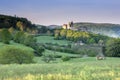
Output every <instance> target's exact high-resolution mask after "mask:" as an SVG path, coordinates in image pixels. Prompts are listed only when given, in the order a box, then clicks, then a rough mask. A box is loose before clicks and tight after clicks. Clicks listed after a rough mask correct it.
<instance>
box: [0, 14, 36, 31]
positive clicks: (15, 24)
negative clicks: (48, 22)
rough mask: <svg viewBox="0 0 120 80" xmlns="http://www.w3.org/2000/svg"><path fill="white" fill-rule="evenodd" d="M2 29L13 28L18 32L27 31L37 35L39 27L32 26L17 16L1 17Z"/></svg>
mask: <svg viewBox="0 0 120 80" xmlns="http://www.w3.org/2000/svg"><path fill="white" fill-rule="evenodd" d="M1 28H7V29H9V28H13V29H16V30H21V31H27V32H30V33H36V32H37V31H36V30H37V26H36V25H35V24H32V23H31V22H30V21H29V20H27V19H26V18H22V17H17V16H8V15H0V29H1Z"/></svg>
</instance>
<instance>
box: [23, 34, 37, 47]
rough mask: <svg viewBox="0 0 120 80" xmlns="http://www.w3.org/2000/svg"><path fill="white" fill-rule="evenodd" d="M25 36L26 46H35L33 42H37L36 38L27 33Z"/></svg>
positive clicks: (24, 42)
mask: <svg viewBox="0 0 120 80" xmlns="http://www.w3.org/2000/svg"><path fill="white" fill-rule="evenodd" d="M23 37H24V41H23V44H24V45H26V46H30V47H33V44H35V43H36V38H34V36H32V35H29V34H26V35H25V36H23Z"/></svg>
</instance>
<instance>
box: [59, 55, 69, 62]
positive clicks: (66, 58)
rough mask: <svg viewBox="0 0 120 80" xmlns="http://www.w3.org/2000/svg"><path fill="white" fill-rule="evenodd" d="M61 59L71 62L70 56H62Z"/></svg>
mask: <svg viewBox="0 0 120 80" xmlns="http://www.w3.org/2000/svg"><path fill="white" fill-rule="evenodd" d="M61 59H62V61H69V60H70V57H69V56H62V57H61Z"/></svg>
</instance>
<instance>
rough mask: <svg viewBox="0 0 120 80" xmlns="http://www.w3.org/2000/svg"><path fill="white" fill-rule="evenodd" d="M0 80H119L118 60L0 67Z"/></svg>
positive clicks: (88, 60) (75, 59)
mask: <svg viewBox="0 0 120 80" xmlns="http://www.w3.org/2000/svg"><path fill="white" fill-rule="evenodd" d="M36 60H41V59H39V58H38V57H37V58H36ZM0 80H120V59H119V58H107V59H106V60H96V59H95V57H88V58H74V59H71V60H70V61H67V62H62V61H61V60H60V59H59V60H57V62H56V63H53V62H51V63H35V64H22V65H18V64H11V65H0Z"/></svg>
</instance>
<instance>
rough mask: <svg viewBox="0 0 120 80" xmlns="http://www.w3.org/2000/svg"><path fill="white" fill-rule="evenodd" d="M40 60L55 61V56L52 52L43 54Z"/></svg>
mask: <svg viewBox="0 0 120 80" xmlns="http://www.w3.org/2000/svg"><path fill="white" fill-rule="evenodd" d="M42 60H43V61H44V62H46V63H49V62H50V61H55V60H56V59H55V56H54V55H53V54H48V55H45V54H44V55H43V57H42Z"/></svg>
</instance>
